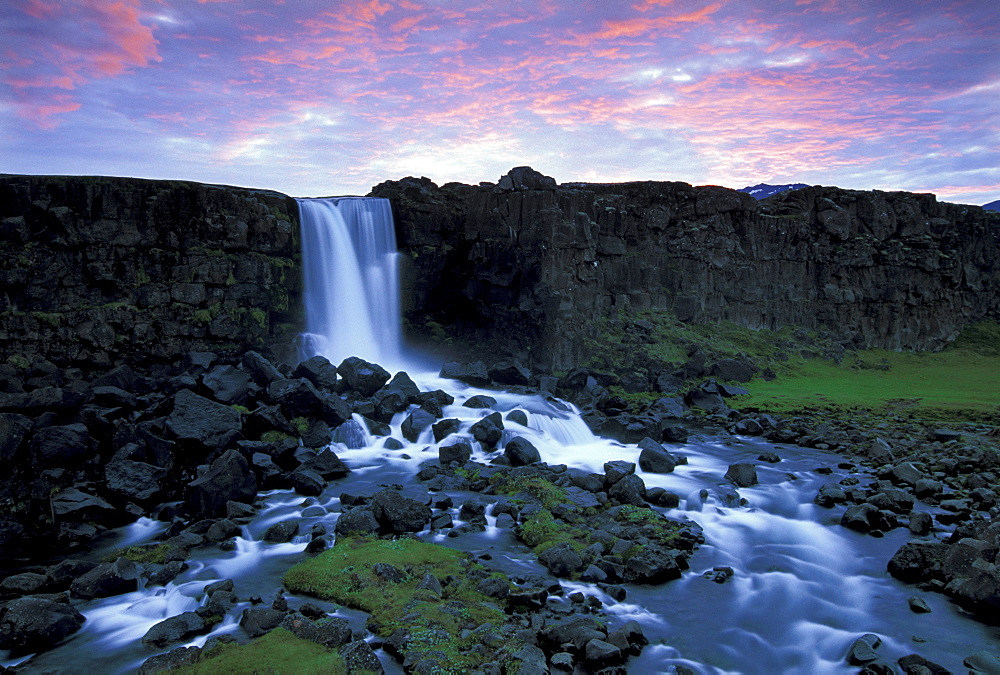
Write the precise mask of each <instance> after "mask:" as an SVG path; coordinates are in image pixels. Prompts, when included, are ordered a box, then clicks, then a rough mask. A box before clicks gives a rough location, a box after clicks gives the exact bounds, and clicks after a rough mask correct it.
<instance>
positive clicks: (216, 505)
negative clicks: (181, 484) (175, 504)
mask: <svg viewBox="0 0 1000 675" xmlns="http://www.w3.org/2000/svg"><path fill="white" fill-rule="evenodd" d="M256 496H257V477H256V476H254V474H253V471H251V470H250V465H249V464H248V463H247V460H246V459H245V458H244V457H243V455H241V454H240V453H239V452H237V451H236V450H227V451H226V452H225V453H223V455H222V456H221V457H219V458H218V459H217V460H215V461H214V462H212V466H211V467H210V468H209V469H208V471H206V472H205V473H204V474H203V475H202V476H201V477H200V478H197V479H196V480H194V481H192V482H191V483H189V484H188V486H187V488H186V489H185V491H184V504H185V506H186V507H187V509H188V511H189V512H190V513H191V514H192V515H195V516H202V517H208V518H211V517H214V516H221V515H224V514H225V513H226V504H227V502H229V501H230V500H232V501H237V502H252V501H253V500H254V498H255V497H256Z"/></svg>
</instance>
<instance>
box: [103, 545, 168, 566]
mask: <svg viewBox="0 0 1000 675" xmlns="http://www.w3.org/2000/svg"><path fill="white" fill-rule="evenodd" d="M169 550H170V547H169V546H167V545H166V544H156V545H153V546H129V547H128V548H122V549H117V550H115V551H112V552H111V553H110V554H108V556H107V557H106V560H107V561H108V562H114V561H115V560H117V559H118V558H125V559H126V560H131V561H132V562H135V563H141V564H147V563H153V564H156V565H162V564H163V563H164V562H165V561H166V556H167V552H168V551H169Z"/></svg>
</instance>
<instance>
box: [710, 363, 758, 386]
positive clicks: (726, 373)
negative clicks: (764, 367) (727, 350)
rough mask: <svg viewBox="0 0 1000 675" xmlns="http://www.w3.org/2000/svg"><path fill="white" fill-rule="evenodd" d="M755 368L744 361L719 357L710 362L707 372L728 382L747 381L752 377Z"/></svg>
mask: <svg viewBox="0 0 1000 675" xmlns="http://www.w3.org/2000/svg"><path fill="white" fill-rule="evenodd" d="M754 371H755V369H754V368H753V366H751V365H750V364H748V363H746V362H745V361H737V360H736V359H720V360H719V361H716V362H715V363H713V364H712V367H711V368H710V369H709V374H710V375H712V376H713V377H717V378H719V379H720V380H729V381H730V382H749V381H750V380H751V379H753V374H754Z"/></svg>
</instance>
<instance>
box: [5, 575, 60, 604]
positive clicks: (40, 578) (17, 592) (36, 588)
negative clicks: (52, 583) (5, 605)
mask: <svg viewBox="0 0 1000 675" xmlns="http://www.w3.org/2000/svg"><path fill="white" fill-rule="evenodd" d="M48 581H49V578H48V577H47V576H46V575H44V574H38V573H37V572H22V573H21V574H12V575H11V576H9V577H7V578H6V579H4V580H3V581H0V598H11V597H19V596H22V595H32V594H33V593H40V592H41V591H42V589H44V588H45V586H46V584H48Z"/></svg>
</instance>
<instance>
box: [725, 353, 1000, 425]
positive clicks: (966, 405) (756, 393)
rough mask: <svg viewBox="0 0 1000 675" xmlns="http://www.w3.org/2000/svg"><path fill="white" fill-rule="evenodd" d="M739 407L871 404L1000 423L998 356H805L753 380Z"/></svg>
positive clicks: (920, 415) (879, 408)
mask: <svg viewBox="0 0 1000 675" xmlns="http://www.w3.org/2000/svg"><path fill="white" fill-rule="evenodd" d="M746 386H747V388H748V389H749V390H750V392H751V393H750V395H749V396H746V397H741V399H740V401H739V404H740V406H741V407H744V408H746V407H753V408H760V409H762V410H769V411H774V412H796V411H802V410H807V409H811V410H816V409H821V408H830V407H833V408H866V409H870V410H873V411H876V412H880V411H884V412H887V413H895V414H902V415H905V416H908V417H913V418H915V419H929V420H935V419H939V420H942V421H945V420H958V421H960V420H969V421H993V422H1000V356H991V355H985V354H981V353H978V352H976V351H972V350H968V349H950V350H946V351H943V352H940V353H928V352H916V353H914V352H909V353H898V352H886V351H881V350H871V351H866V352H859V353H858V355H857V357H853V358H852V357H849V358H848V359H845V361H844V363H843V364H842V365H839V366H838V365H836V364H834V363H832V362H829V361H806V362H803V363H800V364H797V366H796V368H795V369H794V372H792V373H790V374H785V375H783V376H782V377H780V378H779V379H777V380H774V381H772V382H765V381H763V380H754V381H752V382H750V383H749V384H748V385H746Z"/></svg>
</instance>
